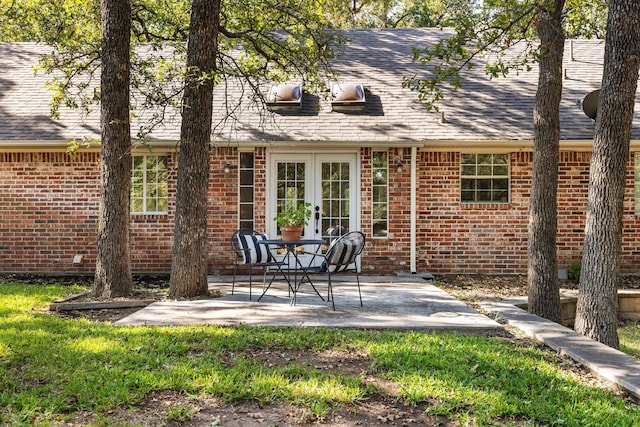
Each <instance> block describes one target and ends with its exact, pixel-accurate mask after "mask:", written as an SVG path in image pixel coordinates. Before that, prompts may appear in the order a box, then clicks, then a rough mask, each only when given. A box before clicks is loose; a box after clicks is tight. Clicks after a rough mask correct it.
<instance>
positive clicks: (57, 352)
mask: <svg viewBox="0 0 640 427" xmlns="http://www.w3.org/2000/svg"><path fill="white" fill-rule="evenodd" d="M78 291H79V288H78V287H70V288H65V287H61V286H45V285H37V286H30V285H22V284H1V285H0V360H1V361H2V362H1V363H0V424H2V425H58V424H61V423H64V422H65V421H66V420H69V419H73V418H74V417H81V419H83V420H86V417H87V414H92V415H93V416H94V417H95V421H96V422H99V423H100V425H113V423H116V422H118V420H116V419H111V418H110V414H111V413H112V411H114V410H115V409H117V408H125V407H129V408H131V409H132V410H135V409H136V407H137V406H138V405H139V404H140V402H142V401H143V400H144V399H145V398H147V397H148V396H149V395H150V394H151V393H158V392H162V391H172V392H177V393H179V394H184V395H190V394H193V395H198V394H210V395H214V396H216V397H217V398H219V399H221V400H222V401H226V402H233V401H235V400H238V399H243V400H244V399H247V400H253V401H256V402H262V403H269V402H273V403H278V402H285V403H289V404H292V405H296V406H299V407H301V408H304V409H306V410H307V411H309V412H310V413H313V414H316V415H318V416H322V415H324V414H326V413H328V412H329V411H331V410H332V408H335V407H336V406H339V405H348V406H353V405H357V404H360V403H361V402H366V400H367V398H368V397H370V396H373V395H377V394H380V393H384V392H385V391H383V390H381V389H379V388H378V387H377V386H375V385H374V384H376V383H383V382H391V383H393V384H394V387H385V390H388V389H391V388H397V390H398V392H397V395H395V393H394V397H395V398H397V399H401V400H406V401H409V402H413V403H423V402H428V408H429V411H430V412H431V413H434V414H441V415H443V416H444V417H447V418H448V419H449V420H451V424H455V425H458V424H473V425H510V424H509V423H513V424H514V425H567V426H602V425H634V423H635V422H636V420H637V419H638V417H640V410H639V409H638V406H636V405H635V404H633V403H632V402H626V401H625V400H623V399H622V398H620V397H619V396H616V395H615V394H613V393H612V392H610V391H608V390H606V389H600V388H596V387H594V386H592V385H589V384H585V383H582V382H580V381H579V380H578V377H576V376H575V375H574V374H573V373H572V370H565V369H563V366H564V365H565V361H564V360H563V359H562V358H561V357H560V356H558V355H557V354H556V353H555V352H552V351H548V350H545V349H543V348H541V347H536V346H530V345H529V344H526V342H525V343H520V344H517V343H516V344H514V343H513V342H511V341H506V340H504V339H500V338H489V337H477V336H465V335H460V334H425V333H416V332H384V331H377V332H376V331H356V330H342V329H321V328H266V327H248V326H239V327H218V326H211V325H207V326H203V325H200V326H185V327H161V328H149V327H117V328H115V327H113V326H112V325H109V324H99V323H93V322H90V321H86V320H83V319H70V318H67V319H62V318H58V317H54V316H51V315H49V314H46V313H43V310H44V308H45V307H46V305H47V304H48V303H50V302H51V301H53V300H54V299H59V298H62V297H64V296H65V295H67V294H68V293H77V292H78ZM345 353H348V354H357V355H358V357H362V358H364V360H366V363H367V364H368V365H369V367H368V368H366V372H364V373H363V374H348V375H347V374H338V373H337V372H336V370H335V368H334V366H333V362H328V363H326V364H325V363H323V362H320V361H321V360H322V359H324V358H326V357H327V356H326V355H327V354H333V355H341V354H345ZM301 354H302V355H304V354H309V358H312V359H313V360H314V362H313V363H309V362H310V361H309V359H308V358H306V357H303V356H300V355H301ZM256 355H258V357H256ZM264 355H278V357H281V358H282V360H283V361H286V363H282V364H275V365H270V364H265V363H264V360H263V359H262V356H264ZM372 379H374V380H375V381H372ZM364 404H366V403H364ZM193 415H194V407H192V406H190V405H187V404H176V405H175V406H172V407H171V408H168V409H167V410H166V412H165V418H166V421H167V422H172V421H175V422H182V423H188V421H189V419H191V418H192V417H193ZM76 419H77V418H76Z"/></svg>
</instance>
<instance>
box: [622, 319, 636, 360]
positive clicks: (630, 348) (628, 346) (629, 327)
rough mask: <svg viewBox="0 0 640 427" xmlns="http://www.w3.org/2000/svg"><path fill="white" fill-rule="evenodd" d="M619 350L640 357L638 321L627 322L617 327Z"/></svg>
mask: <svg viewBox="0 0 640 427" xmlns="http://www.w3.org/2000/svg"><path fill="white" fill-rule="evenodd" d="M618 338H619V339H620V350H622V351H624V352H625V353H627V354H630V355H631V356H633V357H635V358H636V359H640V321H637V322H627V323H625V324H624V325H623V326H622V327H620V328H619V329H618Z"/></svg>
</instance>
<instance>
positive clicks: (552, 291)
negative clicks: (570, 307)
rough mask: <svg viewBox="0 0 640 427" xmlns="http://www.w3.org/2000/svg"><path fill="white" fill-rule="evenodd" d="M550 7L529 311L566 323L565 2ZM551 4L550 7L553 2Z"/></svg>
mask: <svg viewBox="0 0 640 427" xmlns="http://www.w3.org/2000/svg"><path fill="white" fill-rule="evenodd" d="M547 3H549V4H548V5H547V6H548V7H549V9H545V10H540V12H538V35H539V37H540V53H541V59H540V65H539V67H540V71H539V77H538V91H537V93H536V101H535V106H534V110H533V124H534V131H535V135H534V140H533V171H532V176H531V199H530V202H529V239H528V255H529V264H528V272H527V287H528V298H529V304H528V306H529V311H530V312H531V313H533V314H537V315H538V316H542V317H544V318H546V319H549V320H552V321H554V322H558V323H561V322H562V310H561V307H560V289H559V287H558V266H557V260H556V230H557V219H556V217H557V197H556V196H557V192H558V156H559V154H560V99H561V96H562V56H563V53H564V30H563V29H562V15H561V13H562V10H563V8H564V0H556V1H553V2H547ZM551 3H552V4H551Z"/></svg>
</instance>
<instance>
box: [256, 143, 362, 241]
mask: <svg viewBox="0 0 640 427" xmlns="http://www.w3.org/2000/svg"><path fill="white" fill-rule="evenodd" d="M266 160H267V162H266V164H267V168H266V171H265V178H266V188H265V190H266V202H265V203H266V206H265V213H266V216H267V217H266V219H265V227H266V232H267V234H268V235H269V236H270V237H272V238H275V237H276V236H277V230H278V228H277V224H276V222H275V221H274V220H273V218H274V217H275V216H276V203H275V200H276V176H275V174H276V165H277V163H278V162H281V161H290V162H304V163H305V165H306V166H305V201H307V202H310V203H311V204H312V206H311V210H312V214H311V220H310V221H309V225H308V226H307V227H305V231H304V237H305V238H310V239H320V238H322V234H323V230H322V226H321V224H322V218H320V219H319V227H318V233H317V234H316V220H315V213H316V211H315V207H316V206H320V204H321V200H322V188H321V170H320V169H321V164H322V162H327V161H330V162H332V161H333V162H338V161H343V162H344V161H347V162H349V163H350V169H349V175H350V186H349V191H350V197H349V199H350V209H349V227H350V229H351V230H359V229H360V211H361V209H360V201H361V198H360V156H359V151H353V150H350V151H338V152H336V151H331V152H330V151H323V152H313V151H302V150H301V151H300V152H296V153H292V152H291V151H287V152H279V151H278V152H272V151H269V152H267V158H266Z"/></svg>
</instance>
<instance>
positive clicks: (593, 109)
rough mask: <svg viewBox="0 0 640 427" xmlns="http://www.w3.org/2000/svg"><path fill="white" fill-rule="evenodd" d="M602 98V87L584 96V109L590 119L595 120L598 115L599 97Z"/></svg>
mask: <svg viewBox="0 0 640 427" xmlns="http://www.w3.org/2000/svg"><path fill="white" fill-rule="evenodd" d="M599 98H600V89H598V90H594V91H593V92H591V93H589V94H588V95H587V96H585V97H584V99H583V100H582V111H584V113H585V114H586V115H587V117H589V118H590V119H593V120H595V119H596V117H597V116H598V99H599Z"/></svg>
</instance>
